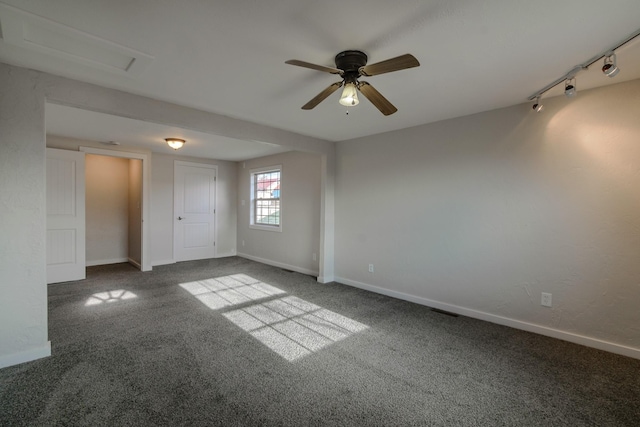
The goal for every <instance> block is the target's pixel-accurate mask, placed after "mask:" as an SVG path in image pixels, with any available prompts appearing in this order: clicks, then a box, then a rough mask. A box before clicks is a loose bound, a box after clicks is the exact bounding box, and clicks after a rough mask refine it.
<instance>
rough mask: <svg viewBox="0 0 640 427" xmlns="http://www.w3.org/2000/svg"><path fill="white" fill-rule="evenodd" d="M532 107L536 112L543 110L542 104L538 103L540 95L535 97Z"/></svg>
mask: <svg viewBox="0 0 640 427" xmlns="http://www.w3.org/2000/svg"><path fill="white" fill-rule="evenodd" d="M532 108H533V111H535V112H536V113H539V112H540V111H542V110H544V105H542V104H541V103H540V97H539V96H538V97H536V101H535V103H534V104H533V107H532Z"/></svg>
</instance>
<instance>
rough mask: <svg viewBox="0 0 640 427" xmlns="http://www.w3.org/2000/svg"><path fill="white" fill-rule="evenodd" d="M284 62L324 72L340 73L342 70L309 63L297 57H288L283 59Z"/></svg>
mask: <svg viewBox="0 0 640 427" xmlns="http://www.w3.org/2000/svg"><path fill="white" fill-rule="evenodd" d="M284 63H285V64H289V65H297V66H298V67H304V68H311V69H312V70H318V71H324V72H325V73H331V74H340V75H342V70H340V69H338V68H332V67H325V66H324V65H316V64H311V63H310V62H304V61H298V60H297V59H290V60H288V61H284Z"/></svg>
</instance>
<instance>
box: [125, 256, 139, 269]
mask: <svg viewBox="0 0 640 427" xmlns="http://www.w3.org/2000/svg"><path fill="white" fill-rule="evenodd" d="M127 261H129V264H131V265H133V266H134V267H136V268H137V269H138V270H142V265H141V264H140V263H139V262H138V261H136V260H135V259H133V258H127Z"/></svg>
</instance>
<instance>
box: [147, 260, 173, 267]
mask: <svg viewBox="0 0 640 427" xmlns="http://www.w3.org/2000/svg"><path fill="white" fill-rule="evenodd" d="M175 263H176V260H175V259H164V260H159V261H151V267H157V266H159V265H168V264H175Z"/></svg>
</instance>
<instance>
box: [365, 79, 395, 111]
mask: <svg viewBox="0 0 640 427" xmlns="http://www.w3.org/2000/svg"><path fill="white" fill-rule="evenodd" d="M358 89H360V92H362V94H363V95H364V96H365V98H367V99H368V100H369V101H371V103H372V104H373V105H375V106H376V108H377V109H378V110H380V112H381V113H382V114H384V115H385V116H389V115H391V114H393V113H395V112H396V111H398V109H397V108H396V107H395V106H394V105H393V104H392V103H390V102H389V101H388V100H387V98H385V97H384V96H382V94H381V93H380V92H378V91H377V90H376V89H375V88H374V87H373V86H371V85H370V84H369V83H367V82H359V83H358Z"/></svg>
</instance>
